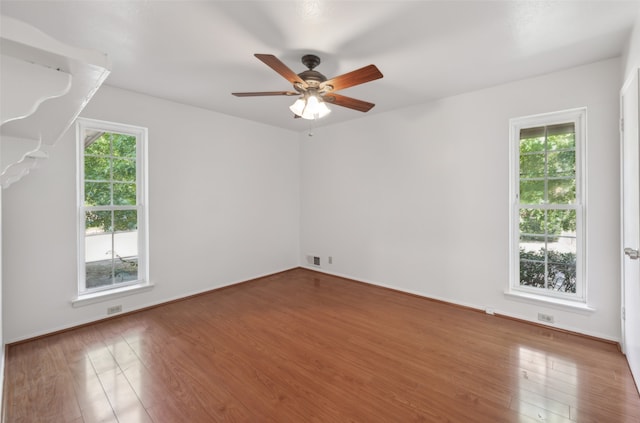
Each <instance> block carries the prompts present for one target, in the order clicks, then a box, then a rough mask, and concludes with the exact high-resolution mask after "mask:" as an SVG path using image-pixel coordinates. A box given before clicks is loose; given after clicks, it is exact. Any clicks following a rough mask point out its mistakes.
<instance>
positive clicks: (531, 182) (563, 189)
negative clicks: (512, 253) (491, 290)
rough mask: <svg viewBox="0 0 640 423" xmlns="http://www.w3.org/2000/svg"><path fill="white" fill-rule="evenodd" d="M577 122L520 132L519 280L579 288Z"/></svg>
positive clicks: (539, 285)
mask: <svg viewBox="0 0 640 423" xmlns="http://www.w3.org/2000/svg"><path fill="white" fill-rule="evenodd" d="M575 135H576V133H575V124H574V123H573V122H570V123H562V124H556V125H549V126H539V127H533V128H524V129H521V130H520V137H519V152H520V154H519V170H520V172H519V203H520V207H519V234H520V235H519V237H520V246H519V250H520V265H519V269H520V281H519V283H520V285H522V286H530V287H536V288H545V289H550V290H555V291H560V292H567V293H572V294H574V293H575V292H576V253H577V252H576V242H575V240H576V210H575V208H574V207H573V206H574V205H575V204H576V136H575Z"/></svg>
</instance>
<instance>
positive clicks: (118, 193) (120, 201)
mask: <svg viewBox="0 0 640 423" xmlns="http://www.w3.org/2000/svg"><path fill="white" fill-rule="evenodd" d="M113 204H114V205H118V206H135V205H136V184H113Z"/></svg>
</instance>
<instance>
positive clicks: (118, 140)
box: [112, 134, 136, 159]
mask: <svg viewBox="0 0 640 423" xmlns="http://www.w3.org/2000/svg"><path fill="white" fill-rule="evenodd" d="M112 135H113V155H114V156H118V157H129V158H133V159H135V158H136V137H134V136H133V135H124V134H112Z"/></svg>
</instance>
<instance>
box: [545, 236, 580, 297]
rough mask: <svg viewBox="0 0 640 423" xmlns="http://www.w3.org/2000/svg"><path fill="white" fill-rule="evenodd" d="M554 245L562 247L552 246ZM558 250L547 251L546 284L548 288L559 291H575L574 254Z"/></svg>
mask: <svg viewBox="0 0 640 423" xmlns="http://www.w3.org/2000/svg"><path fill="white" fill-rule="evenodd" d="M555 247H562V246H561V245H560V246H554V248H555ZM561 250H562V248H560V251H558V250H551V249H550V250H549V251H548V253H547V254H548V266H547V268H548V275H547V277H548V281H549V282H548V285H547V287H548V288H549V289H552V290H554V291H559V292H570V293H575V292H576V254H575V252H563V251H561Z"/></svg>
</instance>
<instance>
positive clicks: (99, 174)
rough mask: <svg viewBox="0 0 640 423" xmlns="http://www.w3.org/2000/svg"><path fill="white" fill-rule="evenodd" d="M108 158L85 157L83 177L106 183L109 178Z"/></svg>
mask: <svg viewBox="0 0 640 423" xmlns="http://www.w3.org/2000/svg"><path fill="white" fill-rule="evenodd" d="M109 162H110V160H109V158H108V157H95V156H85V158H84V177H85V179H87V180H91V181H108V180H109V179H110V178H111V174H110V173H111V172H110V171H109V167H110V163H109Z"/></svg>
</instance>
